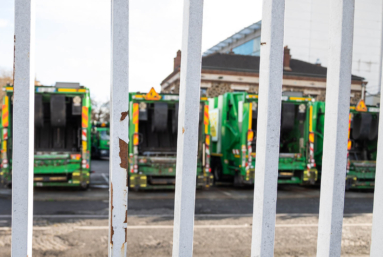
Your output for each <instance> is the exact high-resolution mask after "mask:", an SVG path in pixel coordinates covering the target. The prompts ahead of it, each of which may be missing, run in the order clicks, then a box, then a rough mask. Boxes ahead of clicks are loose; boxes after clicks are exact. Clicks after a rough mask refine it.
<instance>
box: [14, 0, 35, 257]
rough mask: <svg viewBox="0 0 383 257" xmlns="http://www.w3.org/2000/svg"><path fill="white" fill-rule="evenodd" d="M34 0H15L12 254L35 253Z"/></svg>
mask: <svg viewBox="0 0 383 257" xmlns="http://www.w3.org/2000/svg"><path fill="white" fill-rule="evenodd" d="M34 4H35V2H34V0H15V64H14V67H15V68H14V69H15V70H14V98H13V135H14V136H13V164H12V165H13V172H12V256H32V228H33V157H34V117H35V86H34V84H35V83H34V82H35V78H34V74H35V71H34V55H35V54H34V37H35V27H34V25H35V10H34Z"/></svg>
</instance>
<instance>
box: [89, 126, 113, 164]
mask: <svg viewBox="0 0 383 257" xmlns="http://www.w3.org/2000/svg"><path fill="white" fill-rule="evenodd" d="M109 132H110V128H109V122H93V123H92V158H93V159H100V158H102V157H109V144H110V135H109Z"/></svg>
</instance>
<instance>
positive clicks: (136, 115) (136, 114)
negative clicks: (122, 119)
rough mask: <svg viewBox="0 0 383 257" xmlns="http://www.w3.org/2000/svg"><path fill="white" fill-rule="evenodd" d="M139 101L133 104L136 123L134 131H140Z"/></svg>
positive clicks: (134, 122) (134, 121)
mask: <svg viewBox="0 0 383 257" xmlns="http://www.w3.org/2000/svg"><path fill="white" fill-rule="evenodd" d="M139 113H140V111H139V109H138V103H134V104H133V124H134V132H135V133H138V118H139V117H138V116H139Z"/></svg>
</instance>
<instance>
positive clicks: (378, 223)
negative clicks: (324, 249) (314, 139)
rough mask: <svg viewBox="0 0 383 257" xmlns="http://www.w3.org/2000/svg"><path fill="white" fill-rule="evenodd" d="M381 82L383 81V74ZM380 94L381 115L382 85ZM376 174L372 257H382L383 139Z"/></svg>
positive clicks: (381, 126) (381, 122)
mask: <svg viewBox="0 0 383 257" xmlns="http://www.w3.org/2000/svg"><path fill="white" fill-rule="evenodd" d="M381 81H383V72H382V79H381ZM380 92H381V93H380V94H381V95H380V103H381V104H380V113H383V105H382V103H383V101H382V100H383V94H382V85H380ZM379 135H383V118H382V117H380V119H379ZM375 172H376V175H375V192H374V215H373V221H372V234H371V250H370V256H371V257H380V256H382V253H383V219H382V217H383V138H378V152H377V156H376V171H375Z"/></svg>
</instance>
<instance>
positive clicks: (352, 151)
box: [310, 100, 379, 190]
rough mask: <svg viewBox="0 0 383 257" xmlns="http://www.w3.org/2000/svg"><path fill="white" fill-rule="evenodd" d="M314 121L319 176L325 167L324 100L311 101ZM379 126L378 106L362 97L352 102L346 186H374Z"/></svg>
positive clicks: (352, 187)
mask: <svg viewBox="0 0 383 257" xmlns="http://www.w3.org/2000/svg"><path fill="white" fill-rule="evenodd" d="M310 105H311V106H312V108H313V116H312V118H313V123H314V124H315V162H316V164H317V165H318V170H319V176H320V174H321V170H322V155H323V135H324V121H325V107H326V104H325V103H324V102H314V103H310ZM378 128H379V108H378V107H376V106H366V105H365V103H364V101H363V100H361V101H359V103H358V104H357V105H356V106H350V114H349V132H348V147H347V167H345V170H346V190H349V189H372V188H374V185H375V170H376V154H377V143H378Z"/></svg>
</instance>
